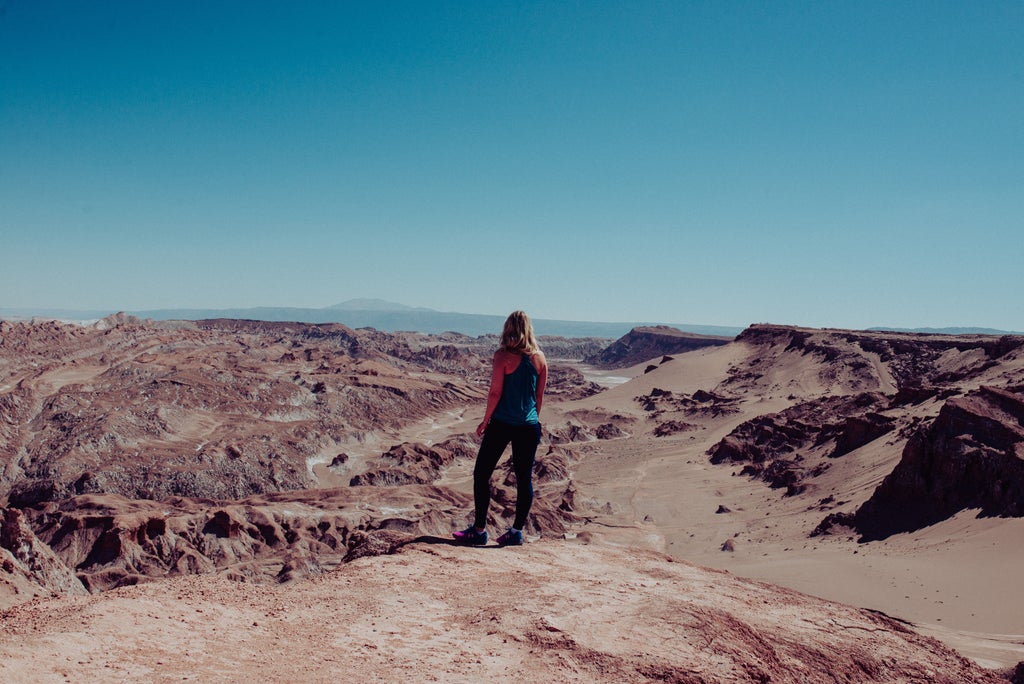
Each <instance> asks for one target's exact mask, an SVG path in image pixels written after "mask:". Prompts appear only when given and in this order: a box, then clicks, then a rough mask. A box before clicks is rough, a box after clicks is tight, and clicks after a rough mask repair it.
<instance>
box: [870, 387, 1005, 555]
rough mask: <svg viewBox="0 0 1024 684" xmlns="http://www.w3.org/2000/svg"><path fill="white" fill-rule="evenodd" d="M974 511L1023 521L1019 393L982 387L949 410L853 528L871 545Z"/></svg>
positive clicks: (920, 436)
mask: <svg viewBox="0 0 1024 684" xmlns="http://www.w3.org/2000/svg"><path fill="white" fill-rule="evenodd" d="M975 508H976V509H979V515H983V516H1013V517H1022V516H1024V387H1012V388H1004V389H1000V388H995V387H982V388H981V389H979V390H977V391H975V392H971V393H970V394H968V395H967V396H964V397H958V398H955V399H950V400H949V401H948V402H946V403H945V405H943V407H942V410H941V411H940V412H939V416H938V418H936V419H935V422H934V423H932V425H931V426H930V427H928V428H926V429H922V430H920V431H919V432H917V433H915V434H914V436H913V437H912V438H911V439H910V441H909V442H908V443H907V446H906V448H905V449H904V450H903V457H902V459H901V460H900V462H899V464H898V465H897V466H896V468H895V469H894V470H893V471H892V473H891V474H890V475H889V476H888V477H887V478H886V479H885V480H884V481H883V482H882V484H881V485H880V486H879V487H878V489H877V490H876V491H875V493H874V495H873V496H872V497H871V498H870V499H869V500H868V501H867V502H865V503H864V505H863V506H861V507H860V509H858V510H857V513H856V515H854V516H853V520H852V522H853V525H854V527H855V528H856V529H857V530H858V531H859V532H860V533H861V534H862V536H863V539H864V540H866V541H868V540H872V539H883V538H885V537H888V536H889V535H892V534H896V533H898V532H907V531H911V530H916V529H919V528H921V527H924V526H926V525H931V524H934V523H936V522H939V521H940V520H944V519H946V518H948V517H950V516H952V515H954V514H955V513H957V512H959V511H961V510H964V509H975Z"/></svg>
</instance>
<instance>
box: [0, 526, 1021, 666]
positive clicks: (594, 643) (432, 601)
mask: <svg viewBox="0 0 1024 684" xmlns="http://www.w3.org/2000/svg"><path fill="white" fill-rule="evenodd" d="M352 540H353V546H352V548H351V551H350V556H351V560H352V562H350V563H347V564H346V565H345V566H344V567H343V569H341V570H339V571H337V572H331V573H326V574H324V575H323V576H321V577H319V578H317V579H316V580H315V581H310V582H300V583H291V584H289V585H288V586H264V587H260V588H259V589H254V588H253V587H251V586H249V585H246V584H243V583H239V582H228V581H225V580H224V579H222V578H214V577H202V578H178V579H172V580H169V581H168V582H167V583H162V584H159V585H158V584H155V583H152V584H147V585H141V586H133V587H125V588H124V589H122V590H120V591H117V592H111V593H105V594H102V595H97V596H87V597H80V598H73V599H61V600H59V601H56V600H50V601H38V602H32V603H29V604H25V605H22V606H19V607H17V608H14V609H12V610H9V611H6V612H5V614H4V616H3V620H2V624H0V631H2V634H0V678H2V679H3V680H4V681H35V680H41V681H62V680H65V679H67V680H70V681H89V682H91V681H108V680H111V679H133V678H134V679H137V678H138V677H132V676H131V675H132V674H133V673H138V672H144V673H158V677H159V678H160V679H164V680H167V681H171V680H174V681H180V680H183V679H198V680H199V681H221V680H224V679H225V678H226V676H225V673H230V679H232V680H237V681H268V682H285V681H307V680H310V681H311V680H318V681H319V680H323V681H327V680H331V681H333V680H338V681H427V680H431V679H436V680H440V681H453V682H465V681H498V680H503V679H508V678H509V673H516V672H522V673H523V675H522V676H520V677H519V679H529V680H530V681H541V682H565V681H587V682H679V683H684V684H711V683H712V682H714V683H716V684H719V683H720V684H748V683H750V682H780V683H790V682H792V683H795V682H814V683H818V682H824V683H835V684H838V683H840V682H857V683H861V682H875V683H879V684H881V683H892V684H896V683H897V682H899V683H901V684H906V683H919V684H925V683H928V684H998V682H1001V681H1005V680H1002V679H1001V678H1000V677H999V676H998V675H996V674H994V673H992V672H989V671H986V670H985V669H983V668H981V667H980V666H978V665H977V664H976V663H974V662H972V661H970V660H968V659H966V658H964V657H962V656H960V655H958V654H957V653H955V652H954V651H952V650H950V649H949V648H947V647H945V646H943V645H942V644H940V643H939V642H937V641H935V640H934V639H930V638H927V637H923V636H921V635H919V634H916V633H915V632H913V631H912V630H910V629H909V628H908V627H907V625H905V624H904V623H901V622H898V621H896V620H893V619H890V618H888V617H886V616H884V615H881V614H879V613H875V612H870V611H867V610H863V609H859V608H854V607H852V606H847V605H842V604H838V603H833V602H828V601H823V600H821V599H817V598H814V597H811V596H807V595H805V594H800V593H797V592H794V591H789V590H786V589H782V588H780V587H776V586H772V585H769V584H765V583H762V582H754V581H749V580H744V579H741V578H739V577H736V576H733V575H732V574H730V573H725V572H721V571H715V570H710V569H707V568H701V567H698V566H695V565H691V564H689V563H685V562H679V561H676V560H673V559H672V558H670V557H667V556H663V555H660V554H656V553H652V552H645V551H639V550H634V549H629V548H625V547H619V546H603V545H597V544H588V543H585V542H583V541H582V540H580V539H577V540H576V541H575V542H568V541H548V542H541V543H531V544H527V545H525V546H522V547H518V548H515V549H508V550H506V551H504V552H501V553H486V552H481V551H479V550H476V549H465V548H458V547H454V546H450V545H448V544H446V543H443V540H438V539H436V538H432V537H429V536H422V537H418V538H417V537H416V536H414V535H409V534H401V533H395V532H389V531H371V532H368V533H365V534H362V533H361V534H353V535H352ZM467 578H469V580H468V581H470V582H471V584H472V588H471V589H467ZM55 645H60V646H61V647H62V650H61V651H60V653H61V654H62V657H60V658H55V657H53V655H52V654H53V653H54V652H55V649H56V648H57V646H55ZM63 654H67V657H63ZM515 678H516V677H515V676H513V677H512V679H515Z"/></svg>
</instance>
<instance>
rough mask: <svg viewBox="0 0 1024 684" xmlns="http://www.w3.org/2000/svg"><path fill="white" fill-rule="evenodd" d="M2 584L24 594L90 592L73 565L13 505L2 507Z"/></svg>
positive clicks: (0, 536) (0, 568)
mask: <svg viewBox="0 0 1024 684" xmlns="http://www.w3.org/2000/svg"><path fill="white" fill-rule="evenodd" d="M0 586H6V587H9V588H10V590H11V591H12V592H13V593H15V594H23V595H24V594H29V595H31V594H34V593H38V594H70V595H75V594H85V593H87V592H86V589H85V587H84V586H83V585H82V583H81V582H80V581H79V579H78V578H77V577H76V576H75V573H74V572H73V571H72V570H71V568H69V567H68V566H67V565H66V564H65V563H64V562H63V561H62V560H61V559H60V558H58V557H57V555H56V554H55V553H54V552H53V550H51V549H50V547H49V546H47V545H46V544H44V543H43V542H42V541H40V540H39V538H38V537H36V535H35V532H33V531H32V528H31V527H30V526H29V524H28V521H27V520H26V519H25V515H24V514H23V513H22V512H21V511H19V510H16V509H10V508H0Z"/></svg>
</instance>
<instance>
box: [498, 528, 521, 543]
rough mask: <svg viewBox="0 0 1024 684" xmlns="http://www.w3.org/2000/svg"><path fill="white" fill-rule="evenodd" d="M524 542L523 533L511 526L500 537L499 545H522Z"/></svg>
mask: <svg viewBox="0 0 1024 684" xmlns="http://www.w3.org/2000/svg"><path fill="white" fill-rule="evenodd" d="M522 544H523V533H522V532H520V531H519V530H514V529H512V528H511V527H510V528H508V530H506V531H505V534H503V535H501V536H500V537H498V546H522Z"/></svg>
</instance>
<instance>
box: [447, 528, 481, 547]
mask: <svg viewBox="0 0 1024 684" xmlns="http://www.w3.org/2000/svg"><path fill="white" fill-rule="evenodd" d="M452 536H453V537H455V541H456V542H458V543H459V544H465V545H466V546H483V545H484V544H486V543H487V530H484V531H483V532H477V531H476V527H475V526H473V525H470V526H469V527H467V528H466V529H464V530H462V531H461V532H455V533H453V534H452Z"/></svg>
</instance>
